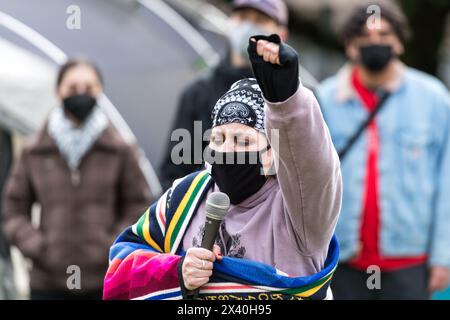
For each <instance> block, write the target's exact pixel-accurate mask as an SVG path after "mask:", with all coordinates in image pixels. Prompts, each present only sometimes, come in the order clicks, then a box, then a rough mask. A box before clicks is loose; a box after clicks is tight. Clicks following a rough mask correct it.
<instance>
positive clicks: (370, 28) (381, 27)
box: [362, 18, 393, 35]
mask: <svg viewBox="0 0 450 320" xmlns="http://www.w3.org/2000/svg"><path fill="white" fill-rule="evenodd" d="M390 31H393V30H392V25H391V23H390V22H389V21H388V20H386V19H384V18H381V19H380V20H379V23H377V22H376V21H373V22H372V21H370V20H367V22H366V23H364V27H363V29H362V35H370V34H377V33H383V32H390Z"/></svg>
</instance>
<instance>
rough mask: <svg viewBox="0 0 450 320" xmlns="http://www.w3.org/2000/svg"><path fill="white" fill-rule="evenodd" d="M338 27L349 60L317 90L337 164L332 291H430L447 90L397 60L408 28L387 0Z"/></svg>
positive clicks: (441, 276)
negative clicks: (337, 250)
mask: <svg viewBox="0 0 450 320" xmlns="http://www.w3.org/2000/svg"><path fill="white" fill-rule="evenodd" d="M373 5H375V6H378V8H379V9H380V13H381V18H380V19H374V16H372V15H370V14H368V13H367V12H368V10H367V9H368V7H369V6H373ZM341 35H342V39H343V42H344V46H345V51H346V54H347V57H348V58H349V60H350V61H349V63H347V64H346V65H345V66H344V67H343V68H342V69H341V70H340V71H339V72H338V74H337V75H336V76H334V77H331V78H330V79H327V80H325V81H324V82H323V83H322V84H321V85H320V87H319V88H318V90H317V94H318V99H319V101H320V102H321V107H322V111H323V113H324V117H325V119H326V122H327V124H328V126H329V128H330V132H331V135H332V137H333V141H334V143H335V146H336V149H337V150H338V152H339V154H340V155H341V162H342V164H343V165H342V171H343V180H344V196H343V199H344V201H343V204H342V211H341V218H340V223H339V224H338V227H337V231H336V233H337V236H338V238H339V239H340V241H341V252H342V254H341V265H340V267H339V268H338V269H337V272H336V278H335V279H334V282H333V285H334V293H335V297H336V298H337V299H350V300H353V299H365V300H366V299H367V300H368V299H375V300H379V299H428V298H430V296H431V293H432V292H434V291H437V290H441V289H444V288H445V287H446V286H447V285H448V284H449V281H450V256H449V255H448V248H449V247H450V233H448V230H449V228H450V215H449V214H448V210H447V209H444V208H447V207H448V206H450V200H449V198H448V196H445V195H444V194H446V193H448V190H449V188H450V171H449V170H448V164H449V163H450V153H449V152H448V150H449V147H450V132H449V129H448V128H449V127H450V112H449V110H450V97H449V93H448V91H447V89H445V87H444V86H443V85H442V83H440V82H439V81H438V80H437V79H434V78H432V77H431V76H429V75H425V74H424V73H422V72H419V71H417V70H414V69H412V68H410V67H407V66H406V65H404V64H403V63H402V62H401V61H400V59H399V57H400V56H401V55H402V53H403V51H404V43H405V41H406V40H407V39H408V38H409V29H408V26H407V21H406V18H405V16H404V14H403V13H402V11H401V9H400V8H399V7H398V6H397V5H395V3H394V2H393V1H392V2H388V1H381V0H371V1H364V2H363V3H362V4H357V5H355V7H354V8H352V9H351V10H349V15H348V17H347V18H346V19H345V21H344V24H343V26H342V30H341ZM345 183H346V184H345ZM429 226H435V228H429ZM374 265H375V266H378V267H379V268H380V270H381V274H380V278H381V288H379V290H371V288H369V287H368V286H367V285H366V284H367V270H368V268H369V267H370V266H374ZM405 279H414V281H405Z"/></svg>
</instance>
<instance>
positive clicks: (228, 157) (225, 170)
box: [207, 149, 267, 204]
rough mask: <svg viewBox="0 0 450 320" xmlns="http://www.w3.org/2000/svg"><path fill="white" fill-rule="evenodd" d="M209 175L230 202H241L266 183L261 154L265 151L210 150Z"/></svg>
mask: <svg viewBox="0 0 450 320" xmlns="http://www.w3.org/2000/svg"><path fill="white" fill-rule="evenodd" d="M210 151H211V155H212V157H213V159H212V160H209V161H208V160H207V161H208V162H209V163H211V166H212V170H211V176H212V178H213V180H214V182H215V183H216V184H217V186H218V187H219V189H220V191H222V192H224V193H226V194H227V195H228V197H229V198H230V202H231V203H232V204H238V203H241V202H242V201H243V200H245V199H247V198H248V197H250V196H251V195H253V194H254V193H256V192H257V191H258V190H259V189H261V187H262V186H263V185H264V184H265V183H266V181H267V177H266V176H265V175H264V173H263V171H262V163H261V160H260V156H261V154H263V153H264V152H266V150H264V151H256V152H218V151H214V150H211V149H210Z"/></svg>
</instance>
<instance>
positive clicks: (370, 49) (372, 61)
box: [359, 44, 392, 72]
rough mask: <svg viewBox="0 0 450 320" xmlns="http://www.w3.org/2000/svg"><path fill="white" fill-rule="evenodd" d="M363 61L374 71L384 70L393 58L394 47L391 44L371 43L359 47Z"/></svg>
mask: <svg viewBox="0 0 450 320" xmlns="http://www.w3.org/2000/svg"><path fill="white" fill-rule="evenodd" d="M359 50H360V55H361V63H362V64H363V66H365V67H366V68H367V69H369V70H370V71H372V72H380V71H382V70H383V69H384V68H385V67H386V66H387V64H388V63H389V61H390V60H391V59H392V47H391V46H389V45H376V44H374V45H369V46H362V47H360V48H359Z"/></svg>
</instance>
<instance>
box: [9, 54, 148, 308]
mask: <svg viewBox="0 0 450 320" xmlns="http://www.w3.org/2000/svg"><path fill="white" fill-rule="evenodd" d="M56 89H57V90H56V93H57V97H58V98H59V101H60V105H59V106H56V107H55V108H54V109H53V110H52V111H51V112H50V114H49V116H48V119H47V121H46V123H45V124H44V126H43V127H42V129H41V130H40V131H39V132H38V133H37V134H36V135H35V136H34V137H33V138H32V139H31V140H30V142H29V144H27V145H26V147H25V148H24V150H23V151H22V155H21V156H20V158H19V159H18V161H17V162H16V163H15V164H14V167H13V169H12V173H11V175H10V178H9V179H8V181H7V183H6V185H5V189H4V198H3V201H2V226H3V227H4V230H5V236H6V238H7V239H8V240H9V242H10V243H11V244H12V245H15V246H16V247H18V248H19V250H20V251H21V252H22V253H23V255H24V256H25V257H27V258H29V259H31V260H32V261H33V269H32V270H31V275H30V281H31V282H30V289H31V299H38V300H40V299H44V300H53V299H101V298H102V292H101V289H102V281H103V272H104V270H105V268H106V267H107V259H108V248H109V246H110V244H111V243H112V242H113V238H114V237H115V235H116V234H117V233H119V232H120V231H122V229H123V228H124V227H125V226H126V225H128V224H129V223H131V222H132V221H134V220H135V219H136V218H137V216H136V214H137V212H139V209H140V208H142V207H144V206H145V204H146V202H147V201H148V200H149V199H151V193H150V189H149V187H148V185H147V182H146V179H145V177H144V175H143V173H142V171H141V169H140V166H139V164H138V159H137V153H136V150H135V148H134V146H131V145H129V144H128V143H127V142H125V141H124V139H123V138H122V137H121V136H120V134H119V133H118V132H117V131H116V129H115V128H114V127H113V125H112V124H111V123H110V122H109V120H108V119H107V117H106V115H104V114H103V113H102V112H101V110H100V108H98V107H97V106H96V98H97V97H99V96H100V94H101V93H102V81H101V76H100V73H99V71H98V70H97V69H96V68H95V66H93V65H92V64H91V63H89V62H86V61H82V60H69V61H68V62H67V63H66V64H64V65H63V66H62V67H61V69H60V72H59V75H58V78H57V88H56ZM34 203H39V204H41V207H42V211H41V218H40V228H38V229H36V228H34V226H33V225H32V222H31V207H32V205H33V204H34ZM72 265H75V266H78V267H79V268H80V269H81V270H82V271H81V272H82V274H81V282H80V283H79V285H78V286H79V287H80V288H79V287H78V286H75V287H76V289H74V290H71V287H70V286H68V282H67V279H68V278H67V277H68V274H67V272H68V270H70V269H68V267H69V266H72Z"/></svg>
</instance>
